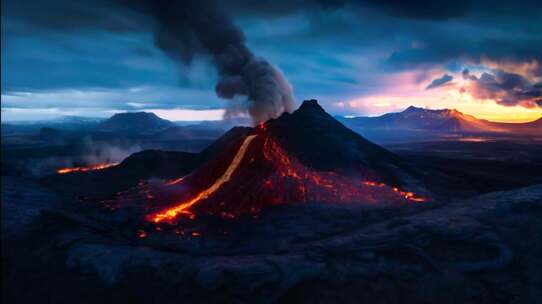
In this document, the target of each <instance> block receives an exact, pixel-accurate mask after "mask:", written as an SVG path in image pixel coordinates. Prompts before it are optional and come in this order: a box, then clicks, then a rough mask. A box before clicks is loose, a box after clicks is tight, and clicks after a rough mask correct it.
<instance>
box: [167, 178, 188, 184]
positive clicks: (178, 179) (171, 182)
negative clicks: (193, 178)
mask: <svg viewBox="0 0 542 304" xmlns="http://www.w3.org/2000/svg"><path fill="white" fill-rule="evenodd" d="M184 178H185V177H184V176H183V177H179V178H176V179H174V180H171V181H169V182H167V183H166V185H168V186H171V185H175V184H178V183H180V182H182V181H183V179H184Z"/></svg>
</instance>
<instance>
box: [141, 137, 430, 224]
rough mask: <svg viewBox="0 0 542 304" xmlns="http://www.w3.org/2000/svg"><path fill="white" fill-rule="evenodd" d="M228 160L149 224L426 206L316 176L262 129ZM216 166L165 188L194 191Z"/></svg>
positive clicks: (374, 185) (357, 181)
mask: <svg viewBox="0 0 542 304" xmlns="http://www.w3.org/2000/svg"><path fill="white" fill-rule="evenodd" d="M232 154H233V153H232ZM230 157H231V156H230ZM230 159H231V162H230V163H229V165H228V166H227V167H226V168H225V171H222V172H223V173H222V174H221V175H218V177H217V178H215V179H214V180H215V181H214V182H213V183H212V184H211V185H207V186H200V187H199V188H200V189H202V190H201V191H198V192H195V193H194V194H192V197H191V198H187V199H184V200H183V201H181V202H180V203H174V204H168V205H173V206H171V207H167V208H164V209H162V210H160V211H158V212H154V213H151V214H150V215H149V216H148V219H149V220H150V221H151V222H154V223H161V222H169V223H172V222H174V221H175V220H176V219H177V218H179V217H180V216H187V217H189V218H194V217H195V216H196V214H210V215H219V216H221V217H222V218H236V217H238V216H241V215H242V214H255V213H258V212H259V211H261V210H262V209H263V208H265V207H266V206H275V205H281V204H286V203H295V202H302V203H305V202H324V203H355V202H367V203H378V202H424V201H426V200H427V199H426V198H423V197H419V196H416V195H415V194H414V193H412V192H408V191H402V190H400V189H399V188H396V187H391V186H388V185H386V184H384V183H381V182H375V181H369V180H367V179H364V178H353V177H349V176H342V175H339V174H337V173H335V172H328V171H326V172H321V171H315V170H313V169H311V168H309V167H306V166H305V165H303V164H302V163H301V162H299V161H298V160H297V159H296V158H294V157H292V156H290V155H288V154H287V153H286V151H285V150H284V149H282V148H281V147H280V145H279V144H278V142H277V141H276V140H274V139H273V138H272V137H271V136H270V135H268V134H266V132H265V128H260V130H259V132H258V134H253V135H248V136H246V137H245V138H244V140H243V141H242V143H241V144H240V146H239V148H238V149H237V150H236V152H235V154H233V157H232V158H230ZM220 161H222V162H223V161H224V159H222V160H218V161H215V164H217V163H218V164H220ZM216 166H218V167H220V165H216ZM216 166H213V164H211V165H209V166H207V167H204V168H202V169H199V170H197V171H196V172H194V173H193V174H191V175H189V176H186V177H182V178H179V179H176V180H173V181H170V182H168V183H166V185H177V184H185V183H187V184H188V185H190V186H192V184H191V183H190V180H191V179H192V180H196V181H201V180H213V179H211V178H210V176H213V173H212V172H216V171H219V170H217V169H216ZM222 170H224V169H222ZM210 172H211V173H210ZM214 176H216V174H214ZM189 188H191V187H189Z"/></svg>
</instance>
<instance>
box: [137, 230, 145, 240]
mask: <svg viewBox="0 0 542 304" xmlns="http://www.w3.org/2000/svg"><path fill="white" fill-rule="evenodd" d="M137 237H138V238H140V239H144V238H146V237H147V233H146V232H145V230H138V231H137Z"/></svg>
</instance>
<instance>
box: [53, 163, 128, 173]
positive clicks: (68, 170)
mask: <svg viewBox="0 0 542 304" xmlns="http://www.w3.org/2000/svg"><path fill="white" fill-rule="evenodd" d="M118 164H119V163H100V164H95V165H92V166H88V167H70V168H61V169H58V170H56V173H58V174H66V173H72V172H88V171H96V170H103V169H107V168H110V167H113V166H116V165H118Z"/></svg>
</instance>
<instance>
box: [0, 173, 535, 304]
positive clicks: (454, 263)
mask: <svg viewBox="0 0 542 304" xmlns="http://www.w3.org/2000/svg"><path fill="white" fill-rule="evenodd" d="M21 193H22V194H21ZM23 211H24V212H23ZM541 231H542V185H537V186H531V187H527V188H521V189H518V190H512V191H504V192H494V193H489V194H485V195H482V196H477V197H472V198H470V199H467V200H461V201H447V202H444V201H440V202H432V203H426V204H412V205H405V206H401V207H389V206H388V207H381V206H375V205H372V206H367V205H355V204H348V205H336V206H330V205H319V204H302V205H295V206H294V205H290V206H282V207H279V208H274V209H270V210H266V211H265V212H264V213H261V214H260V215H259V216H257V217H256V218H252V217H250V218H244V219H238V220H230V221H228V220H217V219H212V218H197V219H195V220H193V221H190V220H187V221H186V222H183V223H181V224H180V226H178V227H167V226H164V227H162V230H161V231H156V227H155V226H153V225H151V224H142V223H141V221H139V218H138V217H137V215H135V213H134V212H133V211H131V210H130V209H129V208H124V209H120V210H116V211H110V210H102V209H99V208H98V207H96V206H95V205H89V204H87V203H82V202H74V201H71V200H68V201H63V199H62V198H61V197H58V196H55V195H53V194H51V193H49V192H48V191H47V190H45V189H42V188H40V187H39V186H37V185H35V184H33V183H31V182H30V181H27V180H21V179H13V178H4V179H3V180H2V243H3V244H2V245H3V249H4V250H3V251H4V252H3V256H2V259H3V261H2V264H3V265H4V266H5V267H3V270H2V271H3V283H2V284H3V286H2V289H3V292H2V297H3V300H5V301H4V303H17V302H18V303H20V302H29V301H39V302H40V303H75V302H77V303H87V302H88V303H96V302H97V301H100V302H102V303H104V302H105V303H109V302H111V303H112V302H116V303H119V302H126V303H209V302H250V303H254V302H290V301H291V302H294V301H295V302H301V303H329V302H338V303H359V302H365V301H367V302H369V301H370V302H371V303H540V301H541V299H542V291H541V290H540V288H539V287H540V286H542V275H541V274H540V270H542V234H541V233H540V232H541Z"/></svg>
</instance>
